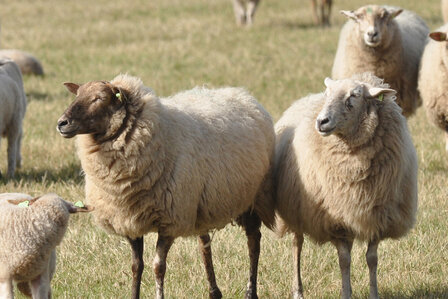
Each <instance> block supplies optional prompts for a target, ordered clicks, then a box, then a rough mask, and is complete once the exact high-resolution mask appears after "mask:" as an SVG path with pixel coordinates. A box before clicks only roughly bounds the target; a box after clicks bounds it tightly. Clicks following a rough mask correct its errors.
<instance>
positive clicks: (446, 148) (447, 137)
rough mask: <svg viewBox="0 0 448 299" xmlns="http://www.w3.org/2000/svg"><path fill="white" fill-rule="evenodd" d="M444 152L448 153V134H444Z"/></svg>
mask: <svg viewBox="0 0 448 299" xmlns="http://www.w3.org/2000/svg"><path fill="white" fill-rule="evenodd" d="M445 151H447V152H448V132H445Z"/></svg>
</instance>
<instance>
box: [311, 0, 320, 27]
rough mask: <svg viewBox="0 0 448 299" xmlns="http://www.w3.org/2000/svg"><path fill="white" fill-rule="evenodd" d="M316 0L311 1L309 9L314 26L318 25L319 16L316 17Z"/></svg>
mask: <svg viewBox="0 0 448 299" xmlns="http://www.w3.org/2000/svg"><path fill="white" fill-rule="evenodd" d="M316 1H317V0H311V9H312V11H313V20H314V24H316V25H318V24H319V16H318V15H317V3H316Z"/></svg>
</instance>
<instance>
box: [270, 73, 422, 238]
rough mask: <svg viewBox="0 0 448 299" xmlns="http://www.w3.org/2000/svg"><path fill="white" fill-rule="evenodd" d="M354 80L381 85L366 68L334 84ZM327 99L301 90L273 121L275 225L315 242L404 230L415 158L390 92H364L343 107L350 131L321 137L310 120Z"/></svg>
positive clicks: (411, 211)
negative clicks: (361, 103)
mask: <svg viewBox="0 0 448 299" xmlns="http://www.w3.org/2000/svg"><path fill="white" fill-rule="evenodd" d="M358 80H359V81H360V82H367V83H368V84H370V85H371V86H378V87H379V86H381V87H386V86H387V85H384V84H381V81H380V80H378V79H377V78H374V77H373V76H370V75H366V74H364V75H362V76H361V77H356V78H355V79H354V80H352V79H348V80H344V81H342V80H341V81H335V82H337V83H335V84H339V85H343V84H345V85H344V86H342V87H341V88H342V89H344V88H345V87H347V88H346V90H347V91H348V92H349V91H350V89H351V88H352V87H353V86H355V85H356V84H359V83H355V84H354V83H353V82H355V81H358ZM325 100H326V96H325V94H324V93H320V94H314V95H310V96H308V97H305V98H303V99H301V100H299V101H297V102H295V103H294V104H293V105H292V106H291V107H290V108H289V109H288V110H286V111H285V113H284V114H283V116H282V117H281V119H280V120H279V121H278V122H277V123H276V125H275V130H276V136H277V139H276V157H275V177H276V189H277V196H276V197H277V199H276V200H277V210H278V215H279V216H280V217H281V218H280V220H279V223H278V229H279V231H281V232H285V231H286V230H289V231H292V232H298V233H305V234H307V235H309V236H310V237H311V238H312V239H313V240H315V241H316V242H318V243H324V242H328V241H332V240H335V239H337V238H342V237H344V238H345V237H347V238H354V239H359V240H363V241H371V240H374V239H378V240H382V239H385V238H398V237H401V236H403V235H404V234H406V233H407V232H408V231H409V229H410V228H411V227H412V226H413V224H414V222H415V214H416V209H417V158H416V153H415V149H414V146H413V144H412V140H411V137H410V135H409V132H408V128H407V125H406V120H405V118H404V117H402V116H401V114H400V113H401V109H400V108H399V107H398V106H397V105H396V104H395V102H394V99H393V98H391V97H387V96H385V98H384V100H383V101H382V102H380V101H378V100H377V99H366V102H367V104H366V109H365V110H364V111H363V113H362V114H360V115H353V114H349V113H348V114H343V117H345V118H347V119H349V123H351V126H350V128H352V129H353V130H354V131H353V132H352V133H350V137H342V136H340V135H339V134H332V135H330V136H327V137H323V136H321V135H320V134H319V133H318V131H317V130H316V129H315V123H316V117H317V115H318V113H319V111H320V110H321V109H322V107H323V105H324V103H325Z"/></svg>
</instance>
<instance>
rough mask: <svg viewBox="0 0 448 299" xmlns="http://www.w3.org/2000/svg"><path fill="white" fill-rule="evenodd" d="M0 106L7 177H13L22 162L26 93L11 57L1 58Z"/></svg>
mask: <svg viewBox="0 0 448 299" xmlns="http://www.w3.org/2000/svg"><path fill="white" fill-rule="evenodd" d="M0 107H2V108H1V109H0V134H1V136H3V137H7V139H8V172H7V177H8V178H12V177H13V176H14V173H15V170H16V167H20V166H21V164H22V156H21V153H20V150H21V142H22V122H23V118H24V116H25V111H26V95H25V91H24V89H23V81H22V75H21V73H20V70H19V68H18V66H17V65H16V64H15V63H14V62H13V61H12V60H9V59H0Z"/></svg>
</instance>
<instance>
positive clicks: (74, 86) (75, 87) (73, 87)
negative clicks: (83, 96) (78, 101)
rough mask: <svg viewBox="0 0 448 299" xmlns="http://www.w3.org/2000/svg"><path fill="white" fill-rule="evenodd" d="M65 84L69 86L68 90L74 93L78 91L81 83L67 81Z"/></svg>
mask: <svg viewBox="0 0 448 299" xmlns="http://www.w3.org/2000/svg"><path fill="white" fill-rule="evenodd" d="M64 85H65V87H66V88H67V90H68V91H70V92H71V93H73V94H77V93H78V88H79V84H75V83H70V82H65V83H64Z"/></svg>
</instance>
